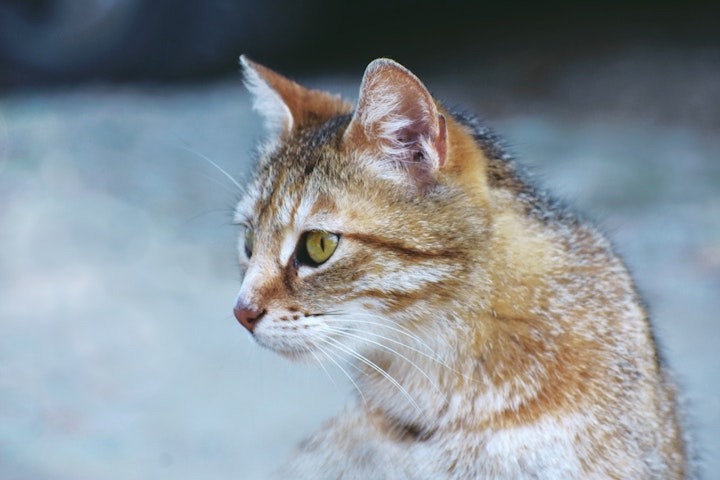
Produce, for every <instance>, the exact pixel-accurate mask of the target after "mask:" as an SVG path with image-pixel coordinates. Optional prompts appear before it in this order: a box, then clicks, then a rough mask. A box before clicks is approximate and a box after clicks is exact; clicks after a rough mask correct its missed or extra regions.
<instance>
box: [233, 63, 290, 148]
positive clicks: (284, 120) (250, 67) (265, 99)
mask: <svg viewBox="0 0 720 480" xmlns="http://www.w3.org/2000/svg"><path fill="white" fill-rule="evenodd" d="M240 64H241V65H242V68H243V75H244V83H245V86H246V87H247V89H248V90H249V91H250V94H251V95H252V97H253V110H255V111H257V112H258V113H259V114H260V115H262V117H263V119H264V120H265V128H266V129H267V130H268V132H270V134H271V135H272V136H279V135H280V134H283V133H286V132H289V131H291V130H292V128H293V116H292V112H290V108H289V107H288V106H287V104H286V103H285V101H284V100H283V99H282V97H281V96H280V94H279V93H278V91H277V90H276V89H275V88H273V87H272V86H271V84H270V82H269V81H268V77H269V75H271V74H275V72H272V71H270V70H269V69H267V68H265V67H263V66H262V65H260V64H257V63H255V62H253V61H252V60H250V59H249V58H247V56H245V55H241V56H240ZM275 75H276V74H275Z"/></svg>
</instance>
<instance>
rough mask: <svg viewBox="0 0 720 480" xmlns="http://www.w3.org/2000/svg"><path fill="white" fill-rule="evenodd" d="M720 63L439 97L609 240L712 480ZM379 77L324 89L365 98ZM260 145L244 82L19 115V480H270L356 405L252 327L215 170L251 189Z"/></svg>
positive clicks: (34, 102) (450, 85)
mask: <svg viewBox="0 0 720 480" xmlns="http://www.w3.org/2000/svg"><path fill="white" fill-rule="evenodd" d="M713 59H717V55H716V54H715V53H714V52H705V51H695V50H693V51H674V52H667V51H660V52H658V51H644V50H640V51H634V52H625V53H623V54H622V55H610V56H604V57H600V58H595V59H593V60H587V61H576V62H575V63H572V64H568V65H560V66H557V65H556V66H555V68H554V69H553V70H552V71H551V72H549V73H548V72H546V74H545V76H543V77H542V79H540V80H542V81H540V80H538V78H537V76H535V77H532V76H530V75H529V74H527V72H525V71H523V70H522V69H520V70H518V69H516V68H515V67H513V66H512V65H503V64H501V63H499V64H498V65H496V67H495V68H492V69H488V68H477V67H476V66H477V65H478V61H477V59H473V58H467V59H465V60H464V61H463V62H462V63H456V64H448V65H445V66H443V68H442V69H437V70H435V71H434V73H432V74H430V75H424V76H423V78H424V79H425V80H426V83H427V84H428V85H429V86H430V88H431V89H432V90H433V91H434V92H435V93H436V94H437V95H438V96H439V97H440V98H447V99H448V100H449V103H451V104H454V103H457V104H463V105H464V106H465V107H466V108H467V109H468V110H471V111H475V112H477V113H481V114H484V116H485V117H486V118H487V119H488V121H489V122H490V123H491V124H492V125H494V126H495V127H496V129H497V130H499V131H500V132H501V133H502V134H503V135H504V136H505V137H506V138H507V139H508V141H509V144H510V145H511V148H512V149H513V150H514V151H515V152H517V153H518V154H519V156H520V157H522V158H523V160H524V163H526V164H529V165H531V166H533V167H534V171H535V172H536V173H537V174H538V175H539V177H540V178H541V181H542V182H543V183H544V184H546V185H549V186H551V187H552V188H553V189H554V190H555V191H556V192H558V193H559V194H561V195H563V196H565V197H567V198H569V199H570V200H571V201H573V202H574V203H576V204H577V205H578V207H579V208H580V209H581V210H583V211H585V212H587V213H589V215H590V216H591V217H593V218H595V219H597V220H598V221H599V222H600V223H602V224H603V225H604V228H605V229H606V230H607V231H609V232H610V234H611V236H612V238H613V239H614V240H615V243H616V244H617V245H618V249H619V251H620V252H621V253H622V254H623V255H624V256H625V258H626V259H627V261H628V263H629V264H630V266H631V268H632V269H633V270H634V272H635V273H636V277H637V279H638V283H639V285H640V287H641V289H642V290H643V292H644V293H645V296H646V299H647V300H648V303H649V304H650V308H651V311H652V312H653V315H654V318H655V322H656V325H657V330H658V334H659V337H660V338H661V341H662V343H663V345H664V346H665V352H666V356H667V357H668V359H669V360H670V362H671V363H672V364H673V365H674V366H675V367H676V370H677V372H678V376H679V378H680V379H681V383H682V384H683V385H684V386H685V388H686V393H687V397H688V398H689V400H690V408H689V410H690V413H691V421H692V423H693V424H694V429H695V433H696V436H697V438H698V440H699V441H698V444H699V447H700V450H701V452H706V453H707V454H706V455H705V456H706V460H705V462H704V463H705V464H706V470H707V472H708V474H709V475H708V477H707V478H712V475H713V474H712V472H717V471H720V462H719V460H718V459H717V458H716V456H714V455H713V452H716V451H717V450H718V448H720V378H719V377H718V374H717V372H718V371H719V370H720V368H719V367H720V353H718V350H719V349H718V347H719V346H720V343H719V341H718V338H719V335H720V322H719V321H718V320H719V318H718V311H719V310H720V158H719V155H720V136H718V131H719V130H718V127H719V126H720V122H719V121H718V111H719V110H720V108H718V107H720V95H719V93H720V85H718V78H720V67H718V65H720V62H714V60H713ZM409 66H410V67H411V68H412V67H413V66H412V65H409ZM363 67H364V65H358V67H357V74H356V76H354V77H353V78H349V79H346V78H344V77H343V78H306V79H304V83H306V84H308V85H310V86H313V87H321V88H323V87H327V88H330V89H332V90H334V91H338V92H343V93H345V94H346V95H348V96H350V97H354V95H355V92H356V89H357V87H358V85H359V81H360V75H361V73H362V69H363ZM426 68H428V67H427V66H426ZM421 73H422V72H421ZM259 123H260V122H259V119H258V117H257V116H256V115H255V114H254V113H253V112H251V109H250V101H249V98H248V95H247V93H246V92H245V91H244V89H243V88H242V86H241V84H240V80H239V78H232V79H228V80H226V81H220V82H216V83H208V84H205V85H197V86H183V87H168V86H165V87H82V88H80V87H78V88H75V89H72V90H69V91H55V92H44V91H37V92H24V93H15V94H11V95H6V96H5V97H4V98H2V99H0V246H1V248H0V478H3V479H15V480H19V479H23V480H30V479H32V480H45V479H48V480H49V479H52V480H60V479H73V480H83V479H99V478H102V479H108V480H113V479H118V480H119V479H127V478H137V479H151V478H172V479H180V480H181V479H196V478H203V479H227V478H238V479H240V478H242V479H262V478H265V477H266V476H267V474H268V472H270V471H271V470H272V469H273V467H274V466H275V465H277V464H278V462H279V461H280V460H281V459H282V458H283V457H285V456H286V455H287V454H288V453H289V452H290V451H291V449H292V447H293V445H294V444H296V443H297V442H298V441H299V440H300V439H301V438H303V437H304V436H305V435H307V434H309V433H310V432H311V431H312V430H313V429H315V428H316V427H317V426H319V424H320V423H321V422H322V421H323V419H325V418H327V417H329V416H330V415H332V414H333V413H335V412H337V411H338V410H339V409H340V408H341V407H342V406H343V405H344V404H346V403H348V402H349V401H351V398H352V388H351V385H350V384H349V383H348V382H347V381H346V380H344V379H343V378H342V375H341V374H339V373H338V372H335V371H333V370H332V369H331V368H329V370H330V373H331V375H332V376H333V378H332V379H330V378H328V376H327V375H326V374H325V372H323V370H322V369H320V368H318V367H313V366H306V365H296V364H292V363H290V362H288V361H286V360H283V359H281V358H278V357H277V356H275V355H273V354H272V353H270V352H266V351H264V350H261V349H260V348H259V347H258V346H257V345H255V344H253V342H252V341H251V340H250V339H249V338H248V336H247V335H246V334H245V332H244V331H243V330H242V329H241V327H239V326H238V325H237V322H236V321H235V320H234V318H233V317H232V314H231V309H232V304H233V300H234V296H235V293H236V290H237V288H238V286H239V275H238V270H237V268H236V266H235V250H234V249H235V234H236V232H235V228H234V227H233V226H232V225H230V221H231V211H232V206H233V204H234V202H235V201H236V200H237V198H238V196H239V191H238V189H237V187H235V186H234V185H233V183H232V182H230V181H229V180H228V179H227V178H226V177H225V176H224V175H223V174H222V173H221V172H220V171H219V170H217V169H216V168H214V167H213V166H212V165H210V163H208V162H207V161H206V160H204V159H203V158H202V157H207V158H209V159H211V160H212V161H214V162H216V163H217V164H219V165H220V166H222V168H224V169H225V170H226V171H227V172H228V173H229V174H230V175H232V176H233V177H234V178H236V179H238V180H239V181H241V182H242V181H243V179H244V178H246V175H247V172H248V171H249V168H250V162H251V159H252V155H251V154H250V152H251V151H252V146H253V144H254V143H255V141H256V140H258V139H261V138H262V132H261V130H260V127H259ZM195 152H197V153H195Z"/></svg>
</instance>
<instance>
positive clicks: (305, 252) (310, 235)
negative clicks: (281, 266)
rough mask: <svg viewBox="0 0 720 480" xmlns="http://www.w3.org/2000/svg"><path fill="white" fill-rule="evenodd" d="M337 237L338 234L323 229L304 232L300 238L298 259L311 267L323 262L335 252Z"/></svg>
mask: <svg viewBox="0 0 720 480" xmlns="http://www.w3.org/2000/svg"><path fill="white" fill-rule="evenodd" d="M338 239H339V237H338V235H336V234H334V233H330V232H325V231H323V230H311V231H309V232H306V233H305V235H303V237H302V239H301V240H300V242H301V243H300V248H299V249H298V261H299V262H300V263H303V264H305V265H310V266H313V267H317V266H319V265H321V264H323V263H325V262H326V261H327V260H328V259H329V258H330V257H331V256H332V254H333V253H334V252H335V249H336V248H337V244H338Z"/></svg>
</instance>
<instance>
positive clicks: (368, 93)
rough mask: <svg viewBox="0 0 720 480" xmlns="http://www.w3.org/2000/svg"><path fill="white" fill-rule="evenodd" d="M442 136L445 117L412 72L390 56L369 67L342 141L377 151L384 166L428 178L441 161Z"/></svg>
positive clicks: (444, 139)
mask: <svg viewBox="0 0 720 480" xmlns="http://www.w3.org/2000/svg"><path fill="white" fill-rule="evenodd" d="M446 136H447V129H446V125H445V118H444V117H443V116H442V115H441V114H440V113H439V112H438V109H437V106H436V104H435V100H434V99H433V97H432V95H430V92H429V91H428V90H427V88H425V86H424V85H423V84H422V82H421V81H420V80H419V79H418V78H417V77H416V76H415V75H414V74H413V73H412V72H410V71H409V70H408V69H406V68H405V67H403V66H402V65H400V64H399V63H397V62H395V61H393V60H389V59H378V60H375V61H373V62H372V63H370V65H368V67H367V69H366V70H365V75H364V76H363V81H362V85H361V87H360V99H359V100H358V106H357V109H356V111H355V115H354V116H353V119H352V121H351V123H350V126H349V127H348V130H347V132H346V138H345V140H346V142H349V143H351V144H353V146H354V148H361V149H362V148H366V149H370V150H372V151H374V152H376V153H379V155H380V157H381V158H380V161H381V162H384V163H385V164H386V166H390V167H393V168H397V167H398V166H400V167H403V168H404V169H405V170H406V171H408V172H409V173H411V174H416V175H417V174H422V175H424V176H427V174H432V173H433V172H434V171H436V170H437V169H439V168H440V167H442V166H443V164H444V163H445V156H446V143H447V142H446Z"/></svg>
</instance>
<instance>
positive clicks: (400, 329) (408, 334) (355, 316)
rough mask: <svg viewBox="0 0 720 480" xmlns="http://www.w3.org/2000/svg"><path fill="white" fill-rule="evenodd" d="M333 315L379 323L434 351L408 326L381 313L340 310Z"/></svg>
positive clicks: (352, 320)
mask: <svg viewBox="0 0 720 480" xmlns="http://www.w3.org/2000/svg"><path fill="white" fill-rule="evenodd" d="M332 315H343V316H346V317H349V318H342V319H341V321H344V322H355V323H365V324H367V325H377V326H379V327H383V328H386V329H388V330H392V331H393V332H397V333H400V334H402V335H405V336H406V337H409V338H412V339H413V340H415V341H416V342H418V343H419V344H420V345H421V346H423V347H425V348H427V349H428V350H430V351H431V352H432V351H434V349H433V348H432V347H431V346H430V345H428V344H427V343H426V342H425V341H424V340H423V339H422V338H420V337H419V336H417V335H415V334H414V333H412V332H411V331H410V330H408V329H407V327H405V326H403V325H402V324H401V323H400V322H397V321H394V320H391V319H389V318H386V317H381V316H379V315H372V314H370V313H362V314H357V313H350V312H348V313H345V312H339V313H334V314H332ZM358 317H369V318H372V319H378V320H381V321H379V322H375V321H372V320H362V319H360V318H358ZM387 323H391V324H393V325H395V326H392V325H387Z"/></svg>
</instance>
